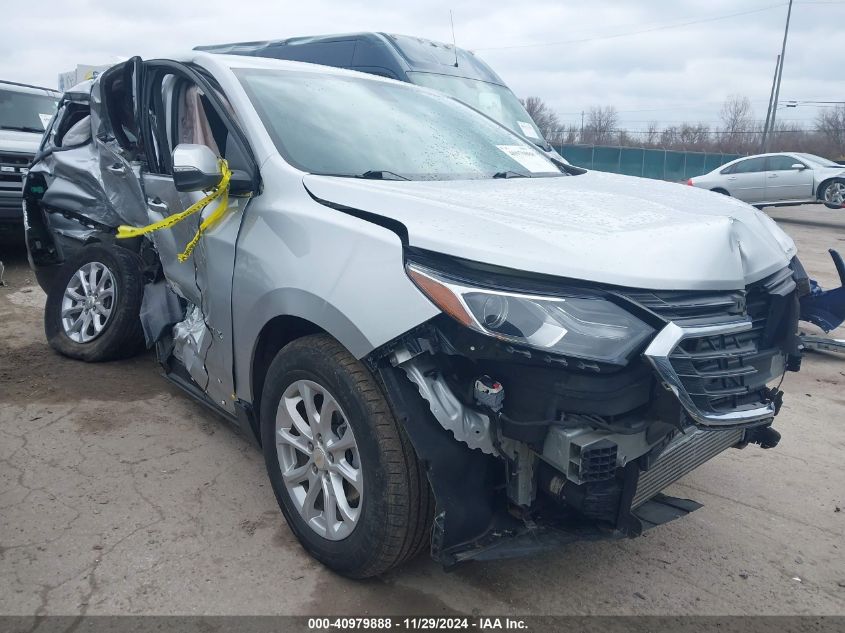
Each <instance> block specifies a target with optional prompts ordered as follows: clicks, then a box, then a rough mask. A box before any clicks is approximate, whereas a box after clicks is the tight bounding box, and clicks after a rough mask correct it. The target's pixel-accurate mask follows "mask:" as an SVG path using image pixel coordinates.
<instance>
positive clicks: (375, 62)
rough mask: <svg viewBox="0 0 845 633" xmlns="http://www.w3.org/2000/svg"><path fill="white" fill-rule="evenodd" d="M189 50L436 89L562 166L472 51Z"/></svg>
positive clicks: (322, 42)
mask: <svg viewBox="0 0 845 633" xmlns="http://www.w3.org/2000/svg"><path fill="white" fill-rule="evenodd" d="M194 50H202V51H208V52H215V53H225V54H228V55H255V56H258V57H270V58H272V59H287V60H291V61H298V62H309V63H312V64H323V65H325V66H334V67H336V68H348V69H350V70H358V71H361V72H365V73H371V74H373V75H379V76H381V77H389V78H390V79H398V80H399V81H407V82H409V83H412V84H417V85H418V86H424V87H426V88H432V89H434V90H440V91H441V92H444V93H446V94H448V95H449V96H451V97H454V98H455V99H457V100H458V101H462V102H463V103H466V104H467V105H469V106H471V107H473V108H475V109H476V110H478V111H479V112H482V113H484V114H486V115H487V116H489V117H490V118H491V119H493V120H495V121H498V122H499V123H501V124H502V125H504V126H505V127H506V128H508V129H510V130H511V131H512V132H515V133H516V134H518V135H520V136H522V137H524V138H526V139H527V140H529V141H531V142H532V143H535V144H536V145H537V146H539V147H540V149H542V150H543V152H545V153H546V154H547V155H548V156H549V157H550V158H552V159H554V160H558V161H562V162H566V160H565V159H564V158H563V157H562V156H561V155H560V154H558V153H557V152H556V151H555V150H554V148H553V147H552V146H551V145H550V144H549V142H548V141H547V140H546V139H544V138H543V135H542V133H541V132H540V129H539V128H538V127H537V124H536V123H535V122H534V120H533V119H532V118H531V115H530V114H528V112H527V111H526V110H525V107H524V106H523V105H522V103H520V101H519V99H517V98H516V95H514V93H513V92H512V91H511V89H510V88H508V86H507V85H506V84H505V82H504V81H502V78H501V77H499V75H497V74H496V73H495V72H494V71H493V69H492V68H490V66H488V65H487V64H486V63H485V62H484V61H483V60H482V59H481V58H480V57H478V56H477V55H475V53H473V52H472V51H468V50H466V49H463V48H457V47H455V46H453V45H451V44H444V43H442V42H435V41H432V40H427V39H423V38H421V37H412V36H410V35H392V34H388V33H346V34H343V35H317V36H308V37H291V38H287V39H282V40H268V41H264V42H239V43H234V44H216V45H211V46H197V47H196V48H195V49H194Z"/></svg>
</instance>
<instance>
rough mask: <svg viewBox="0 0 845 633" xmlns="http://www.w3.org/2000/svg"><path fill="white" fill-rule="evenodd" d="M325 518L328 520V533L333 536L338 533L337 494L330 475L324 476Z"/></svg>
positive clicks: (322, 482)
mask: <svg viewBox="0 0 845 633" xmlns="http://www.w3.org/2000/svg"><path fill="white" fill-rule="evenodd" d="M320 483H321V484H322V486H323V518H324V519H325V521H326V533H327V534H328V535H329V536H330V537H331V536H335V535H336V533H337V496H336V495H335V491H334V487H333V486H332V484H331V481H330V478H329V477H322V481H321V482H320Z"/></svg>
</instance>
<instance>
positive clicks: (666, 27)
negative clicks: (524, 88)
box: [473, 2, 803, 51]
mask: <svg viewBox="0 0 845 633" xmlns="http://www.w3.org/2000/svg"><path fill="white" fill-rule="evenodd" d="M786 4H787V3H786V2H781V3H779V4H772V5H768V6H765V7H759V8H757V9H750V10H748V11H739V12H737V13H729V14H726V15H717V16H713V17H709V18H700V19H697V20H688V21H685V22H674V23H672V24H664V25H661V26H654V27H651V28H647V29H640V30H637V31H628V32H626V33H614V34H611V35H599V36H597V37H586V38H580V39H572V40H560V41H557V42H542V43H535V44H513V45H510V46H485V47H478V48H474V49H473V50H476V51H499V50H510V49H517V48H536V47H542V46H560V45H563V44H582V43H584V42H594V41H598V40H609V39H616V38H620V37H630V36H631V35H642V34H644V33H653V32H655V31H666V30H669V29H675V28H682V27H685V26H692V25H694V24H703V23H706V22H716V21H718V20H727V19H730V18H736V17H740V16H743V15H751V14H753V13H762V12H763V11H771V10H772V9H777V8H780V7H783V6H786ZM802 4H803V3H802Z"/></svg>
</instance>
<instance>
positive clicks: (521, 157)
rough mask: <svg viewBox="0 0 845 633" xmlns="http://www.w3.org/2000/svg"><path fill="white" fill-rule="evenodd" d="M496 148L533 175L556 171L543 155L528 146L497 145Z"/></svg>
mask: <svg viewBox="0 0 845 633" xmlns="http://www.w3.org/2000/svg"><path fill="white" fill-rule="evenodd" d="M496 147H498V148H499V149H500V150H501V151H503V152H504V153H505V154H507V155H508V156H510V157H511V158H513V159H514V160H515V161H516V162H518V163H519V164H520V165H522V166H523V167H525V169H527V170H528V171H530V172H532V173H536V172H541V171H554V168H553V167H552V166H551V165H550V164H549V161H548V160H546V158H544V157H543V155H542V154H540V153H539V152H537V150H535V149H532V148H530V147H528V146H527V145H496Z"/></svg>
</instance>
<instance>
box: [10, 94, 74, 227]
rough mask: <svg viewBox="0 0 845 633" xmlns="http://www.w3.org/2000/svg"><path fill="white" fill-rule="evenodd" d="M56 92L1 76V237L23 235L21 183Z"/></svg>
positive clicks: (48, 116)
mask: <svg viewBox="0 0 845 633" xmlns="http://www.w3.org/2000/svg"><path fill="white" fill-rule="evenodd" d="M59 97H60V95H59V93H57V92H55V91H53V90H49V89H48V88H39V87H38V86H30V85H27V84H19V83H15V82H12V81H2V80H0V239H2V238H3V237H6V236H11V235H14V236H15V237H17V239H18V240H20V238H21V237H22V236H23V227H22V223H21V220H22V217H23V216H22V213H21V187H22V183H23V179H24V176H25V175H26V172H27V170H28V169H29V164H30V163H31V162H32V159H33V157H34V156H35V152H36V151H37V149H38V144H39V143H40V142H41V135H42V134H44V128H46V127H47V125H48V124H49V123H50V119H51V118H52V116H53V115H54V114H55V112H56V104H57V103H58V102H59Z"/></svg>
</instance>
